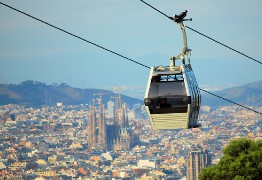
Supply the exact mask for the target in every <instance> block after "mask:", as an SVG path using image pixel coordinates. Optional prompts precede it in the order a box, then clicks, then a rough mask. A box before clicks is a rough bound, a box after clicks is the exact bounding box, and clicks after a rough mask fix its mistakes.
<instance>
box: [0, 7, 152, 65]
mask: <svg viewBox="0 0 262 180" xmlns="http://www.w3.org/2000/svg"><path fill="white" fill-rule="evenodd" d="M0 4H2V5H4V6H6V7H8V8H10V9H12V10H15V11H17V12H19V13H22V14H24V15H26V16H28V17H30V18H32V19H35V20H37V21H39V22H41V23H44V24H46V25H48V26H50V27H53V28H55V29H57V30H59V31H62V32H64V33H66V34H69V35H70V36H74V37H76V38H78V39H80V40H82V41H85V42H87V43H89V44H92V45H94V46H96V47H99V48H101V49H103V50H105V51H108V52H110V53H112V54H115V55H117V56H119V57H122V58H124V59H126V60H129V61H131V62H133V63H136V64H139V65H141V66H144V67H146V68H150V67H149V66H146V65H144V64H141V63H139V62H137V61H135V60H133V59H130V58H128V57H126V56H123V55H121V54H119V53H116V52H114V51H112V50H110V49H107V48H105V47H103V46H101V45H98V44H96V43H93V42H91V41H89V40H86V39H84V38H82V37H80V36H77V35H75V34H73V33H70V32H68V31H66V30H64V29H62V28H59V27H57V26H54V25H52V24H50V23H48V22H46V21H43V20H41V19H39V18H36V17H34V16H32V15H30V14H27V13H25V12H23V11H20V10H18V9H16V8H14V7H11V6H9V5H7V4H5V3H2V2H0Z"/></svg>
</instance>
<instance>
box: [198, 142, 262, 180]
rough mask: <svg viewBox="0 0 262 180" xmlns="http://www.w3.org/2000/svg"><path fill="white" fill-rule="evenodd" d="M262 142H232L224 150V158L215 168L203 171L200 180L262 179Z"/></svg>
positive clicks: (210, 167)
mask: <svg viewBox="0 0 262 180" xmlns="http://www.w3.org/2000/svg"><path fill="white" fill-rule="evenodd" d="M261 177H262V141H261V140H259V141H254V140H250V139H244V138H243V139H238V140H232V141H231V142H230V143H229V144H228V145H227V146H226V148H225V149H224V150H223V156H222V158H221V159H220V161H219V163H218V164H217V165H215V166H209V167H206V168H204V169H202V171H201V173H200V176H199V179H202V180H209V179H210V180H211V179H212V180H213V179H234V180H242V179H243V180H244V179H252V180H255V179H261Z"/></svg>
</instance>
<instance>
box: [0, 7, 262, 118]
mask: <svg viewBox="0 0 262 180" xmlns="http://www.w3.org/2000/svg"><path fill="white" fill-rule="evenodd" d="M0 4H2V5H4V6H6V7H8V8H10V9H12V10H15V11H17V12H19V13H22V14H24V15H26V16H28V17H30V18H32V19H35V20H37V21H39V22H42V23H44V24H46V25H48V26H50V27H53V28H55V29H57V30H59V31H62V32H64V33H66V34H69V35H71V36H73V37H76V38H78V39H80V40H82V41H85V42H87V43H90V44H92V45H94V46H96V47H98V48H101V49H103V50H105V51H108V52H111V53H113V54H115V55H117V56H119V57H122V58H124V59H126V60H129V61H131V62H134V63H136V64H138V65H140V66H143V67H145V68H148V69H150V67H149V66H146V65H144V64H142V63H139V62H137V61H135V60H132V59H130V58H128V57H125V56H123V55H121V54H119V53H117V52H114V51H112V50H110V49H107V48H105V47H103V46H100V45H98V44H96V43H93V42H91V41H88V40H86V39H84V38H82V37H80V36H77V35H75V34H73V33H70V32H68V31H66V30H64V29H62V28H59V27H57V26H54V25H52V24H50V23H47V22H45V21H43V20H41V19H38V18H36V17H34V16H31V15H29V14H27V13H25V12H23V11H20V10H18V9H16V8H13V7H11V6H9V5H7V4H4V3H2V2H0ZM200 90H202V91H204V92H207V93H209V94H211V95H213V96H216V97H218V98H221V99H224V100H225V101H228V102H230V103H233V104H236V105H239V106H241V107H244V108H246V109H248V110H250V111H253V112H255V113H258V114H262V113H260V112H258V111H255V110H253V109H250V108H248V107H245V106H243V105H241V104H238V103H235V102H233V101H231V100H229V99H226V98H223V97H220V96H218V95H216V94H214V93H211V92H208V91H206V90H203V89H200Z"/></svg>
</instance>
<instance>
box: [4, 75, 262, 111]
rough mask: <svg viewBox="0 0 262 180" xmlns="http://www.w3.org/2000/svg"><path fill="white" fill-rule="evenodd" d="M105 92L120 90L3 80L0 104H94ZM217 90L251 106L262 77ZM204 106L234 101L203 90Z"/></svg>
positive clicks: (259, 97)
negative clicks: (5, 81)
mask: <svg viewBox="0 0 262 180" xmlns="http://www.w3.org/2000/svg"><path fill="white" fill-rule="evenodd" d="M100 92H101V93H103V103H104V104H106V103H107V102H108V101H109V100H110V99H111V100H112V101H114V98H112V97H114V96H116V94H115V93H114V92H112V91H109V90H103V89H80V88H74V87H71V86H68V85H67V84H64V83H62V84H52V85H47V84H45V83H41V82H37V81H31V80H29V81H25V82H22V83H21V84H18V85H15V84H8V85H7V84H0V105H4V104H27V105H31V106H40V105H56V103H57V102H62V103H63V104H64V105H78V104H90V103H91V101H92V99H94V98H97V97H98V96H94V94H99V93H100ZM214 93H215V94H217V95H219V96H221V97H224V98H227V99H229V100H232V101H234V102H237V103H240V104H242V105H247V106H262V81H257V82H254V83H250V84H246V85H243V86H239V87H234V88H229V89H225V90H222V91H216V92H214ZM201 95H202V103H201V106H204V105H208V106H211V107H213V108H215V107H219V106H226V105H232V104H231V103H229V102H227V101H225V100H222V99H219V98H217V97H214V96H212V95H209V94H207V93H204V92H201ZM122 99H123V100H124V101H125V102H126V103H127V104H128V106H133V105H134V104H137V103H140V104H143V100H141V99H136V98H132V97H129V96H125V95H122Z"/></svg>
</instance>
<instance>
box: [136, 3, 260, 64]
mask: <svg viewBox="0 0 262 180" xmlns="http://www.w3.org/2000/svg"><path fill="white" fill-rule="evenodd" d="M140 1H141V2H143V3H144V4H146V5H147V6H149V7H151V8H152V9H154V10H155V11H157V12H159V13H160V14H162V15H163V16H165V17H167V18H168V19H170V20H172V21H173V20H174V19H173V17H170V16H168V15H166V14H165V13H163V12H162V11H160V10H158V9H157V8H155V7H154V6H152V5H150V4H148V3H147V2H145V1H143V0H140ZM185 27H186V28H188V29H190V30H191V31H194V32H196V33H198V34H200V35H201V36H204V37H206V38H208V39H210V40H212V41H214V42H216V43H218V44H220V45H222V46H224V47H226V48H228V49H230V50H232V51H235V52H236V53H238V54H241V55H242V56H245V57H247V58H249V59H251V60H253V61H255V62H257V63H259V64H262V62H261V61H259V60H257V59H254V58H252V57H250V56H248V55H246V54H244V53H242V52H240V51H238V50H235V49H233V48H232V47H229V46H228V45H226V44H224V43H221V42H219V41H217V40H215V39H213V38H211V37H209V36H207V35H205V34H203V33H201V32H199V31H197V30H195V29H193V28H191V27H189V26H185Z"/></svg>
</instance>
